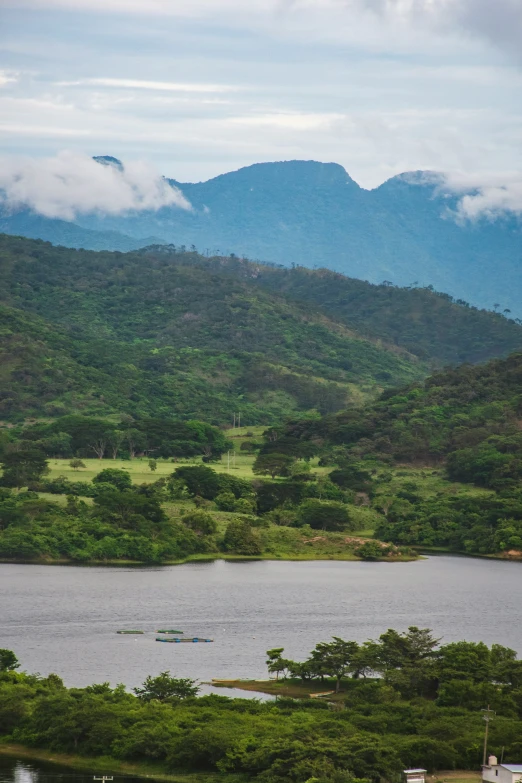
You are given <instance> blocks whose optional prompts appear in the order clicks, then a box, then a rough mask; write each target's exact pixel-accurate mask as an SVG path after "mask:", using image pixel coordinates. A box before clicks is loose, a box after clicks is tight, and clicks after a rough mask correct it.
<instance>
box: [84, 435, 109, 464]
mask: <svg viewBox="0 0 522 783" xmlns="http://www.w3.org/2000/svg"><path fill="white" fill-rule="evenodd" d="M111 436H112V432H111V430H107V431H106V432H101V433H100V434H99V435H97V436H95V437H93V438H92V440H90V441H89V448H90V449H92V451H94V453H95V454H96V456H97V457H98V459H103V458H104V456H105V451H106V450H107V446H108V444H109V442H110V439H111Z"/></svg>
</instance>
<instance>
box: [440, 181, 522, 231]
mask: <svg viewBox="0 0 522 783" xmlns="http://www.w3.org/2000/svg"><path fill="white" fill-rule="evenodd" d="M444 188H445V189H447V190H449V191H450V192H452V193H455V194H457V195H459V196H460V199H459V202H458V208H457V217H458V218H459V219H460V220H479V219H480V218H486V219H488V220H496V219H497V218H499V217H502V216H505V215H514V216H520V215H522V174H520V173H516V174H512V175H498V174H497V175H494V174H493V175H489V176H485V175H482V176H480V177H478V176H470V175H463V174H446V175H445V176H444Z"/></svg>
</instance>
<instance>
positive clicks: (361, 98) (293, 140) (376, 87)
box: [0, 0, 522, 204]
mask: <svg viewBox="0 0 522 783" xmlns="http://www.w3.org/2000/svg"><path fill="white" fill-rule="evenodd" d="M521 142H522V0H0V155H1V156H3V162H2V163H1V164H0V174H1V173H2V171H3V173H4V179H5V176H6V174H5V172H6V171H7V170H8V168H9V167H8V165H7V163H6V161H10V164H9V165H11V169H9V171H12V165H13V164H12V161H13V160H18V161H20V160H24V161H25V163H24V166H25V169H24V171H25V172H26V173H27V170H28V169H27V167H28V166H29V167H33V168H30V171H34V170H36V169H37V168H38V166H39V165H40V166H43V167H44V168H45V167H47V170H49V167H52V165H55V168H56V165H58V164H52V161H53V160H58V161H61V163H60V164H59V165H58V168H59V167H60V166H62V167H63V165H64V163H63V162H64V160H65V161H67V160H68V159H69V160H74V159H75V158H74V156H84V157H85V156H92V155H114V156H116V157H118V158H120V159H122V160H124V161H125V162H128V163H129V164H135V165H136V166H138V167H139V166H140V165H141V166H150V167H153V168H154V169H155V170H156V171H157V172H160V173H161V174H164V175H166V176H169V177H173V178H175V179H176V180H178V181H180V182H184V181H200V180H206V179H209V178H211V177H214V176H217V175H218V174H221V173H223V172H226V171H230V170H233V169H237V168H240V167H241V166H245V165H249V164H252V163H255V162H261V161H273V160H291V159H296V158H297V159H306V160H309V159H314V160H320V161H334V162H337V163H340V164H341V165H343V166H344V167H345V168H346V170H347V171H348V172H349V174H350V175H351V176H352V177H353V178H354V179H355V180H356V181H357V182H359V184H361V185H362V186H363V187H367V188H371V187H375V186H377V185H379V184H380V183H381V182H383V181H384V180H386V179H388V178H389V177H391V176H394V175H395V174H398V173H400V172H404V171H414V170H418V169H428V170H437V171H444V172H449V173H451V177H452V178H453V181H455V182H457V183H458V182H464V181H466V182H473V183H475V184H477V185H478V186H481V187H483V188H486V189H487V188H489V189H497V190H498V188H499V187H500V190H501V197H502V198H504V197H505V192H504V190H505V187H504V183H506V182H507V183H509V185H508V198H509V194H512V193H513V192H514V193H515V200H517V199H518V200H519V201H520V203H521V204H522V188H521V186H520V183H521V182H522V143H521ZM6 156H7V157H6ZM64 156H65V157H64ZM67 156H69V158H67ZM42 159H46V161H44V162H42ZM49 161H51V162H49ZM35 166H36V169H35V168H34V167H35ZM151 170H152V169H151ZM13 176H14V175H13ZM107 176H109V175H107ZM15 179H17V181H18V180H20V177H18V178H16V177H15ZM0 184H1V182H0ZM154 187H155V186H154ZM129 188H130V189H131V190H132V182H131V183H130V185H129ZM101 189H102V190H103V186H102V187H101ZM152 190H154V188H152ZM147 192H148V191H147ZM480 195H482V194H480ZM150 197H151V198H152V197H153V196H152V195H151V196H150ZM475 203H476V202H475ZM517 203H518V201H517Z"/></svg>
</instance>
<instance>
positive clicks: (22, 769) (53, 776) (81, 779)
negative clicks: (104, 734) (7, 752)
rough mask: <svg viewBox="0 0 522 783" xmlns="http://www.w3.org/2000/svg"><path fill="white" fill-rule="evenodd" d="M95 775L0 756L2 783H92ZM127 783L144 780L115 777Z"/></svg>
mask: <svg viewBox="0 0 522 783" xmlns="http://www.w3.org/2000/svg"><path fill="white" fill-rule="evenodd" d="M92 779H93V775H92V774H90V775H89V774H88V773H87V772H78V771H75V770H71V769H67V768H65V767H60V766H58V765H55V764H47V763H45V762H42V761H26V760H25V759H24V760H22V759H17V758H10V757H9V756H1V755H0V783H92ZM114 780H115V783H117V781H122V782H123V781H124V782H125V783H143V778H132V777H121V776H119V775H118V776H115V777H114Z"/></svg>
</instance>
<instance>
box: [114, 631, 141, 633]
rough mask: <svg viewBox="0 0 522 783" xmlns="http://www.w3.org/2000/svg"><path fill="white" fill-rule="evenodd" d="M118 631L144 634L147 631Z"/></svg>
mask: <svg viewBox="0 0 522 783" xmlns="http://www.w3.org/2000/svg"><path fill="white" fill-rule="evenodd" d="M116 633H139V634H143V633H145V632H144V631H116Z"/></svg>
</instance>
